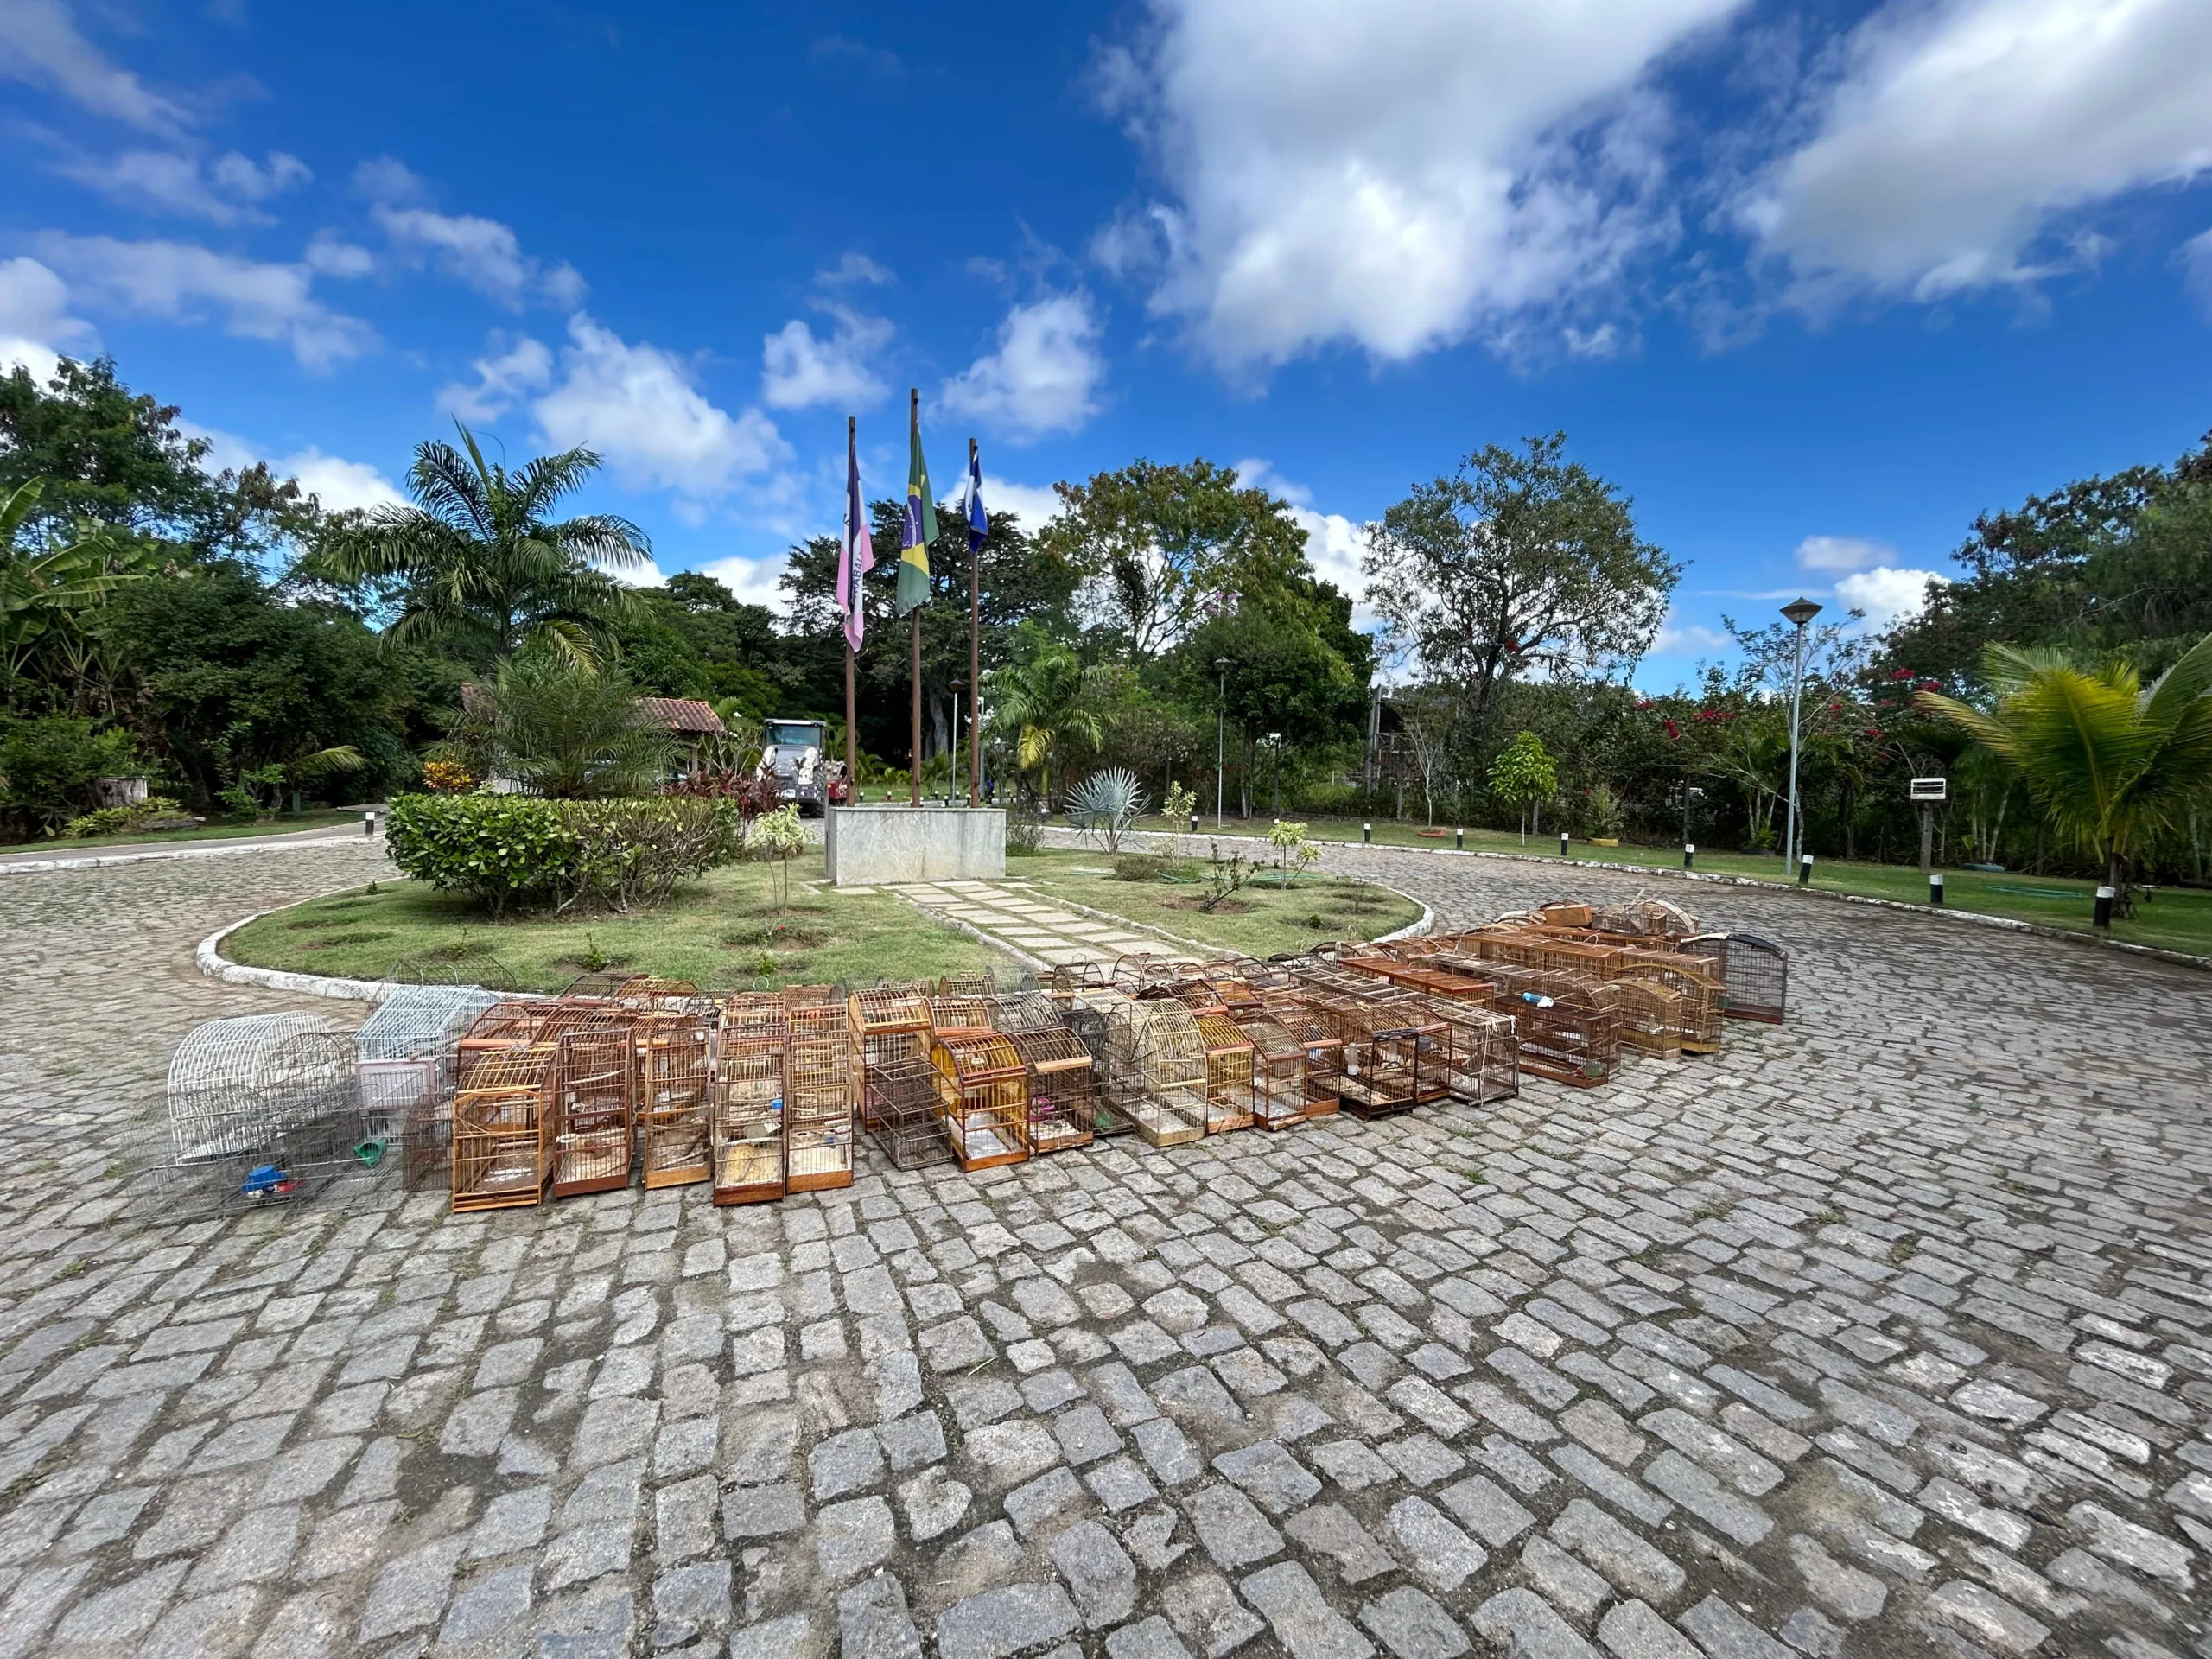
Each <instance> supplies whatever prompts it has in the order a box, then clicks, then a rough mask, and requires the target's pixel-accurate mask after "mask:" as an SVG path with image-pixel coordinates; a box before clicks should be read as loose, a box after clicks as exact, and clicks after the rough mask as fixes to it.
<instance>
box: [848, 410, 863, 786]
mask: <svg viewBox="0 0 2212 1659" xmlns="http://www.w3.org/2000/svg"><path fill="white" fill-rule="evenodd" d="M858 425H859V422H858V421H857V420H856V419H855V417H854V416H850V415H848V416H845V453H846V454H848V455H849V454H853V453H854V448H853V446H854V444H855V442H856V435H855V428H857V426H858ZM855 528H857V527H855ZM851 533H852V531H848V532H847V534H848V535H850V534H851ZM848 556H849V554H848ZM845 580H846V588H845V607H846V615H847V617H848V618H850V617H851V616H852V615H853V614H854V613H856V612H858V611H859V610H860V608H861V573H860V572H859V571H857V570H854V571H851V572H850V574H849V575H848V576H847V577H846V579H845ZM860 784H861V751H860V739H859V738H858V737H857V736H855V721H854V716H853V631H852V628H851V626H849V625H848V626H847V627H846V629H845V804H846V805H847V806H857V805H858V804H860V798H861V789H860Z"/></svg>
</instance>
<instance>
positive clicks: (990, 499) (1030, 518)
mask: <svg viewBox="0 0 2212 1659" xmlns="http://www.w3.org/2000/svg"><path fill="white" fill-rule="evenodd" d="M951 487H952V489H953V490H954V491H955V492H956V493H957V491H958V489H959V487H960V486H959V482H958V480H957V477H956V478H955V480H954V481H953V483H952V486H951ZM983 510H984V511H985V512H988V513H990V514H991V515H992V516H993V517H994V518H995V517H996V516H997V515H998V514H1000V513H1001V512H1010V513H1012V514H1014V517H1016V518H1019V519H1020V520H1021V527H1022V529H1023V530H1025V531H1031V532H1032V533H1033V532H1035V531H1039V530H1042V529H1043V528H1044V527H1045V525H1046V523H1047V522H1049V521H1050V520H1052V519H1054V518H1058V517H1059V516H1060V498H1059V497H1058V494H1056V493H1054V492H1053V490H1052V486H1050V485H1047V486H1045V487H1044V488H1042V489H1039V487H1038V486H1036V485H1034V484H1016V483H1014V481H1013V480H1010V479H1004V478H1001V477H999V476H998V475H997V474H995V473H993V472H991V471H990V470H989V469H988V468H986V469H985V470H984V473H983Z"/></svg>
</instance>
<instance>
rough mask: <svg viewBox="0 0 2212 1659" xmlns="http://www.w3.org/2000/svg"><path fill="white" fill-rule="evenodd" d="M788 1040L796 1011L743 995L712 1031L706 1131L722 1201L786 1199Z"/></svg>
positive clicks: (732, 1002)
mask: <svg viewBox="0 0 2212 1659" xmlns="http://www.w3.org/2000/svg"><path fill="white" fill-rule="evenodd" d="M790 1043H791V1024H790V1014H789V1011H788V1010H787V1009H786V1008H785V1007H784V1004H783V1001H782V1000H781V999H780V998H779V997H776V996H773V995H768V994H766V993H762V992H750V993H741V994H739V995H735V996H733V997H731V998H730V999H729V1000H728V1001H727V1002H725V1003H724V1004H723V1005H722V1010H721V1020H719V1021H718V1022H717V1024H716V1026H715V1034H714V1065H713V1078H712V1083H711V1085H710V1091H709V1092H710V1098H711V1100H712V1103H713V1109H712V1113H711V1115H710V1120H709V1128H708V1145H709V1153H710V1154H711V1156H712V1159H713V1162H714V1193H713V1197H714V1201H715V1203H716V1204H720V1205H729V1204H760V1203H766V1202H767V1201H769V1200H771V1199H775V1198H782V1197H783V1196H784V1093H785V1063H786V1060H787V1058H788V1051H789V1047H790Z"/></svg>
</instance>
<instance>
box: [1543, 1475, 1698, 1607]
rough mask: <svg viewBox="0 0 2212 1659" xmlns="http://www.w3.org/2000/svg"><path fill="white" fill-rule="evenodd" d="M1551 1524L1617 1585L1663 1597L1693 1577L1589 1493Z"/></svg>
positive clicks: (1558, 1537) (1658, 1599)
mask: <svg viewBox="0 0 2212 1659" xmlns="http://www.w3.org/2000/svg"><path fill="white" fill-rule="evenodd" d="M1548 1530H1549V1532H1550V1534H1551V1536H1552V1537H1553V1539H1554V1540H1555V1541H1557V1542H1559V1543H1561V1544H1564V1545H1565V1546H1566V1547H1567V1548H1569V1549H1571V1550H1573V1552H1574V1553H1575V1554H1578V1555H1580V1557H1581V1558H1582V1559H1583V1560H1585V1561H1587V1562H1588V1563H1589V1564H1590V1565H1591V1566H1592V1567H1596V1568H1597V1569H1598V1571H1599V1572H1600V1573H1603V1574H1604V1575H1605V1577H1606V1578H1607V1579H1608V1580H1611V1582H1612V1583H1613V1584H1614V1585H1616V1586H1618V1587H1619V1588H1620V1589H1622V1590H1624V1591H1625V1592H1628V1593H1629V1594H1630V1595H1633V1596H1638V1597H1641V1598H1643V1599H1644V1600H1646V1601H1652V1602H1662V1603H1663V1602H1665V1601H1667V1600H1669V1599H1671V1598H1672V1597H1673V1596H1674V1595H1675V1592H1678V1591H1679V1590H1681V1587H1682V1586H1683V1584H1684V1583H1685V1582H1686V1581H1687V1579H1686V1575H1685V1574H1684V1573H1683V1571H1682V1569H1681V1567H1679V1566H1677V1565H1676V1564H1675V1562H1674V1561H1673V1560H1670V1559H1669V1558H1668V1556H1666V1555H1665V1554H1662V1552H1661V1551H1660V1550H1659V1549H1658V1548H1656V1547H1655V1546H1653V1545H1652V1544H1651V1543H1649V1541H1646V1540H1645V1539H1644V1538H1643V1537H1642V1536H1641V1535H1638V1534H1637V1533H1636V1532H1635V1531H1633V1530H1631V1529H1630V1528H1628V1527H1627V1526H1625V1525H1624V1524H1623V1523H1622V1522H1619V1521H1618V1520H1617V1519H1615V1518H1614V1517H1613V1516H1611V1515H1609V1514H1607V1513H1606V1512H1605V1510H1602V1509H1600V1508H1599V1507H1598V1505H1596V1504H1594V1503H1591V1502H1590V1501H1589V1500H1588V1499H1586V1498H1580V1497H1578V1498H1575V1499H1573V1500H1572V1501H1571V1502H1570V1503H1568V1504H1567V1508H1566V1509H1565V1510H1561V1511H1560V1516H1559V1518H1558V1519H1557V1520H1555V1521H1554V1522H1552V1524H1551V1526H1550V1528H1549V1529H1548Z"/></svg>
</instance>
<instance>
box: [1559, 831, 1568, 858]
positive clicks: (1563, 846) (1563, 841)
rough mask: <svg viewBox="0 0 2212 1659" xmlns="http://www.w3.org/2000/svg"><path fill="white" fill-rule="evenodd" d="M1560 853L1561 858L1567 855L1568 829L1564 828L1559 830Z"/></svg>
mask: <svg viewBox="0 0 2212 1659" xmlns="http://www.w3.org/2000/svg"><path fill="white" fill-rule="evenodd" d="M1559 855H1560V857H1561V858H1565V857H1566V856H1567V831H1566V830H1564V829H1562V830H1560V832H1559Z"/></svg>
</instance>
